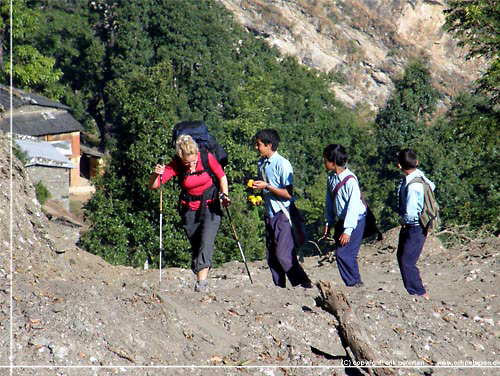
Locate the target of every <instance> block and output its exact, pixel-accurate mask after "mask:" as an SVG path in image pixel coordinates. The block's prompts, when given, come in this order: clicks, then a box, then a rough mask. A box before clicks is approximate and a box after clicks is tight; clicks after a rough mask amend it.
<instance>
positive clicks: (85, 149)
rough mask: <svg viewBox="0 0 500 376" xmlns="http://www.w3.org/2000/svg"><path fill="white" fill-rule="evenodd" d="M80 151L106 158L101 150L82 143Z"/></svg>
mask: <svg viewBox="0 0 500 376" xmlns="http://www.w3.org/2000/svg"><path fill="white" fill-rule="evenodd" d="M80 151H81V152H82V154H88V155H90V156H92V157H98V158H104V154H103V153H101V152H100V151H99V150H96V149H94V148H91V147H88V146H85V145H83V144H80Z"/></svg>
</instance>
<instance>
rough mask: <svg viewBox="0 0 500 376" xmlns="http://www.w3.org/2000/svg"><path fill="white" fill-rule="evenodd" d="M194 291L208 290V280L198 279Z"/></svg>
mask: <svg viewBox="0 0 500 376" xmlns="http://www.w3.org/2000/svg"><path fill="white" fill-rule="evenodd" d="M194 291H195V292H208V281H207V280H203V281H196V283H195V285H194Z"/></svg>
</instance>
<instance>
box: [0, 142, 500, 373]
mask: <svg viewBox="0 0 500 376" xmlns="http://www.w3.org/2000/svg"><path fill="white" fill-rule="evenodd" d="M2 138H3V136H2V135H0V192H1V193H0V216H1V218H2V222H1V225H0V244H1V245H2V246H1V252H0V263H1V264H0V348H1V349H2V351H1V352H0V375H11V374H12V375H68V376H72V375H188V374H189V375H209V376H210V375H240V374H241V375H247V374H248V375H254V374H255V375H270V376H271V375H276V376H278V375H366V374H395V375H431V374H435V375H455V374H457V375H476V374H477V375H483V374H484V375H493V374H500V368H492V367H491V366H497V367H500V356H499V353H500V297H499V288H498V285H499V284H498V281H499V274H500V257H499V255H500V239H498V238H489V239H477V240H474V241H472V242H469V243H467V244H463V245H460V246H457V247H455V248H453V249H444V248H443V247H442V246H441V244H440V243H439V240H438V239H437V238H433V237H431V238H429V239H428V242H427V244H426V249H425V251H424V253H423V256H422V257H421V260H420V263H419V267H420V270H421V273H422V279H423V281H424V283H425V284H426V287H427V289H428V291H429V294H430V296H431V300H430V301H416V300H415V299H413V298H412V297H411V296H409V295H407V294H406V292H405V290H404V288H403V284H402V281H401V277H400V275H399V270H398V267H397V263H396V259H395V248H396V241H397V240H396V239H397V232H398V229H393V230H391V231H389V232H387V233H386V234H385V240H383V241H382V242H376V243H369V244H366V245H364V246H363V247H362V249H361V251H360V271H361V274H362V278H363V280H364V283H365V287H363V288H359V289H347V288H345V287H344V286H343V285H342V282H341V280H340V276H339V273H338V270H337V268H336V265H335V262H334V261H333V260H331V259H328V257H320V256H310V257H306V258H305V259H304V263H303V266H304V269H305V270H306V271H307V273H308V274H309V276H310V277H311V279H312V280H313V282H315V284H318V285H319V284H320V283H321V284H322V285H323V286H329V287H330V288H331V290H332V291H335V292H342V294H343V295H344V296H345V298H346V301H347V302H348V304H349V307H350V308H351V316H350V318H351V319H352V321H353V322H355V323H357V325H358V328H359V330H360V331H361V332H362V333H363V335H364V336H365V337H366V338H367V339H368V341H369V343H370V346H371V348H372V349H373V352H374V354H375V355H374V356H375V358H373V359H370V361H372V362H375V363H376V365H377V366H380V367H382V368H379V367H366V366H367V365H373V364H375V363H372V364H368V363H367V361H368V359H362V358H356V357H355V356H354V355H353V351H352V345H353V344H352V343H349V340H348V338H347V337H348V336H346V334H345V333H342V332H341V331H340V330H339V327H340V326H339V325H340V322H339V320H342V319H343V318H342V315H341V314H340V313H339V312H331V311H330V310H328V307H327V306H326V302H325V298H324V296H323V295H322V294H321V293H320V290H319V289H318V288H317V287H314V288H311V289H304V288H302V287H297V288H291V287H289V288H286V289H278V288H276V287H274V286H273V285H272V282H271V275H270V272H269V270H268V268H267V265H266V263H265V262H263V261H260V262H253V263H250V264H249V267H250V271H251V273H252V277H253V280H254V283H253V284H251V283H250V281H249V279H248V276H247V274H246V271H245V269H244V266H243V264H242V263H240V262H231V263H228V264H225V265H223V266H221V267H219V268H217V269H214V270H212V272H211V273H210V278H209V282H210V292H209V293H208V294H200V293H195V292H194V291H193V286H194V276H193V274H192V273H191V271H189V270H185V269H180V268H168V269H164V270H163V273H164V274H163V282H162V285H161V286H159V283H158V282H159V274H158V270H141V269H133V268H129V267H118V266H112V265H109V264H107V263H106V262H105V261H103V260H102V259H101V258H99V257H97V256H94V255H92V254H89V253H87V252H85V251H83V250H81V249H78V248H77V247H76V246H75V245H74V244H75V239H77V238H78V230H79V227H78V226H73V225H71V223H68V222H67V221H58V220H57V218H55V217H54V216H52V217H51V218H52V220H48V219H47V217H46V216H45V214H44V213H43V211H42V209H41V208H40V206H39V204H38V203H37V201H36V199H35V198H34V189H33V185H32V184H31V183H30V181H29V179H28V178H27V177H26V173H25V171H24V169H23V168H22V167H21V166H20V165H19V163H18V162H17V161H14V170H15V173H14V174H13V175H14V178H13V190H14V192H13V197H14V200H13V218H12V219H11V216H10V210H9V208H10V200H11V198H10V194H9V193H10V189H9V174H8V172H9V169H8V166H9V161H8V155H9V153H8V152H7V151H6V150H3V149H2V148H4V146H2V145H4V144H5V141H4V140H3V139H2ZM4 218H7V220H4ZM11 225H12V233H13V243H12V246H11V244H10V230H11ZM11 252H12V253H11ZM11 255H12V263H13V273H12V275H13V283H12V284H11V283H10V282H11V281H10V275H11V274H10V271H11V269H10V262H11ZM326 256H328V255H326ZM11 293H12V300H11ZM11 312H12V315H11ZM11 317H12V322H11ZM11 328H12V333H11ZM339 333H340V334H339ZM11 352H12V354H13V359H12V362H11V361H10V360H9V355H10V353H11ZM453 362H455V363H453ZM345 365H351V366H353V368H348V367H345ZM443 365H444V366H446V368H440V367H437V366H443ZM451 365H455V366H458V368H451V367H450V366H451ZM471 365H473V366H474V367H475V368H468V366H471ZM402 366H403V367H402ZM466 366H467V367H466ZM477 366H481V367H477ZM485 366H490V368H485Z"/></svg>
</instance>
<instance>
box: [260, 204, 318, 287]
mask: <svg viewBox="0 0 500 376" xmlns="http://www.w3.org/2000/svg"><path fill="white" fill-rule="evenodd" d="M265 223H266V258H267V263H268V265H269V269H270V270H271V275H272V277H273V282H274V284H275V285H276V286H279V287H286V277H287V276H288V279H289V280H290V283H291V284H292V286H297V285H300V284H303V283H307V282H308V281H309V278H308V277H307V274H306V272H305V271H304V269H302V266H300V264H299V261H298V260H297V254H296V252H295V248H294V245H293V236H292V228H291V226H290V222H289V221H288V218H287V217H286V216H285V215H284V214H283V213H282V212H281V211H280V212H278V213H276V214H275V215H274V216H273V217H272V218H269V217H265Z"/></svg>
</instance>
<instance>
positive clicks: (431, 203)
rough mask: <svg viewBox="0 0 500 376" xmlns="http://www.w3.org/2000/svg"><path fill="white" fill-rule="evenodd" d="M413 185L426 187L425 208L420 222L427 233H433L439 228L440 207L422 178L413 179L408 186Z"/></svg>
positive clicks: (419, 218)
mask: <svg viewBox="0 0 500 376" xmlns="http://www.w3.org/2000/svg"><path fill="white" fill-rule="evenodd" d="M413 183H422V185H423V186H424V208H423V210H422V213H420V216H419V217H418V220H419V221H420V224H421V225H422V227H423V228H424V230H425V231H426V232H427V233H429V232H432V231H434V230H436V229H437V228H438V226H439V205H438V203H437V201H436V197H435V196H434V191H433V190H432V188H431V186H430V185H429V184H428V183H427V182H426V181H425V180H424V179H423V178H421V177H416V178H413V179H412V180H411V182H409V183H408V185H410V184H413Z"/></svg>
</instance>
